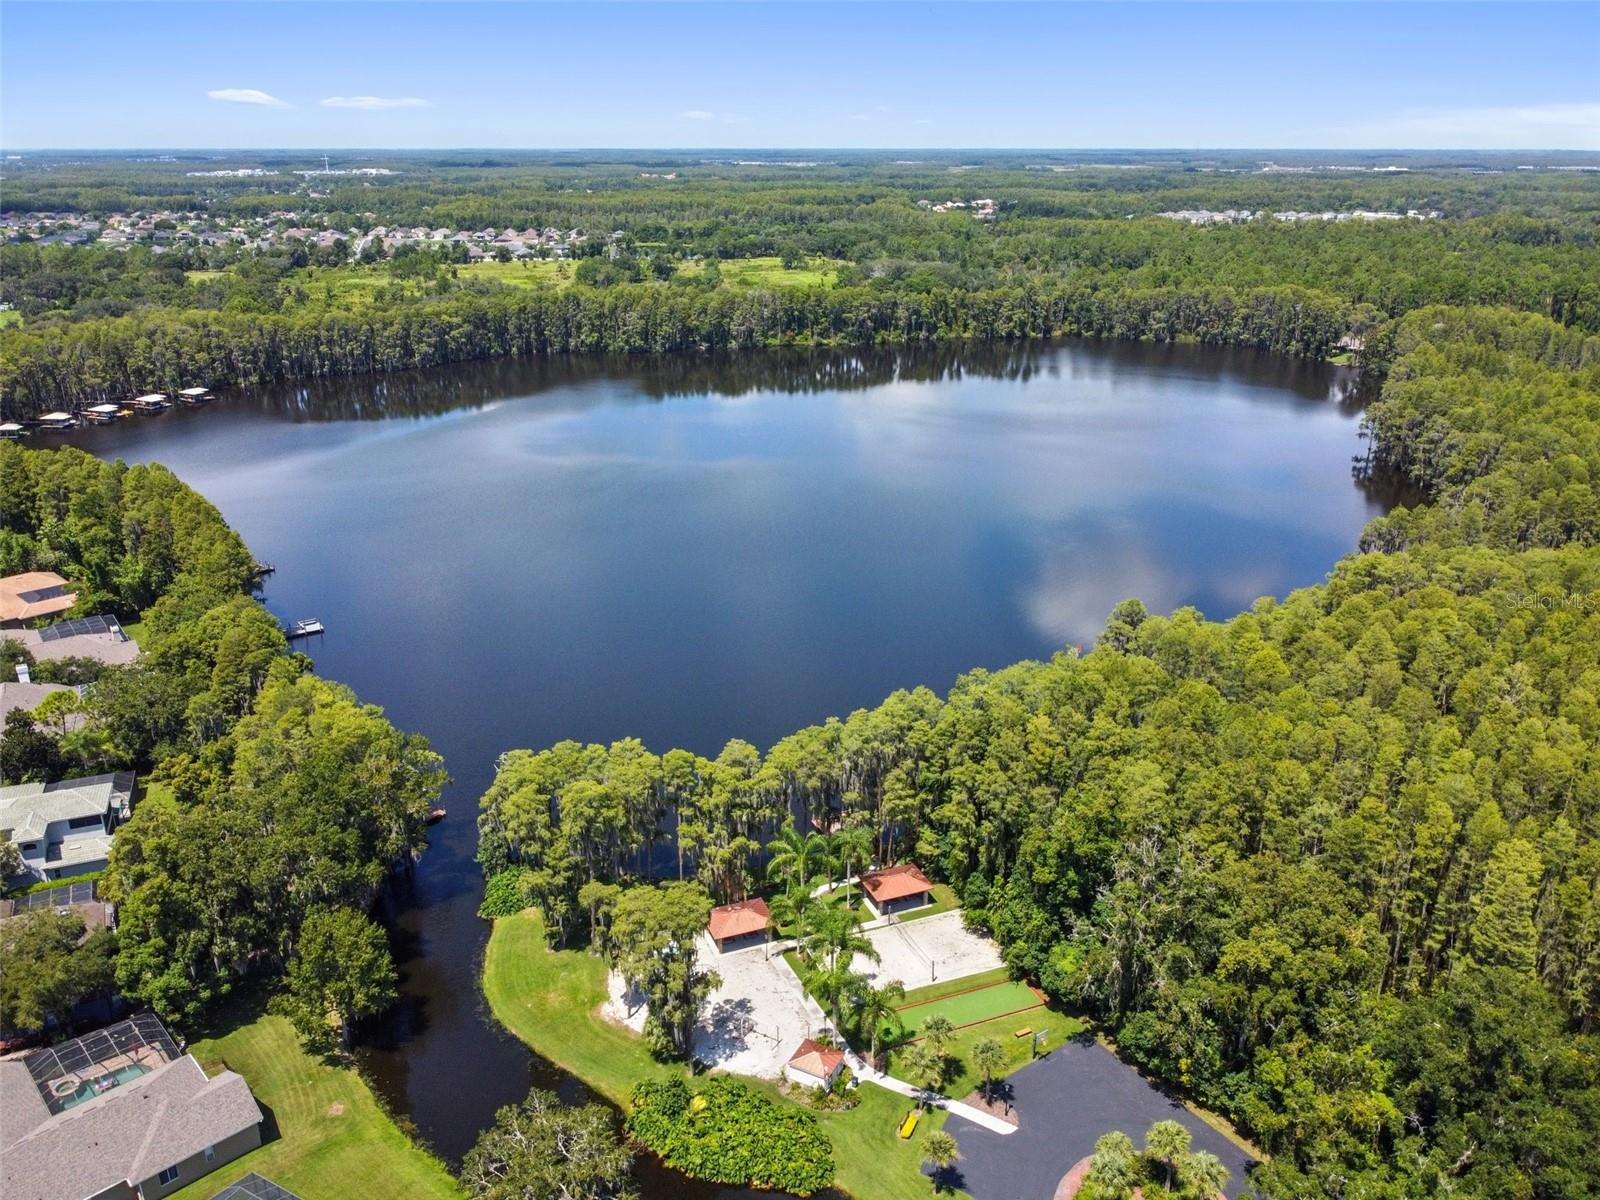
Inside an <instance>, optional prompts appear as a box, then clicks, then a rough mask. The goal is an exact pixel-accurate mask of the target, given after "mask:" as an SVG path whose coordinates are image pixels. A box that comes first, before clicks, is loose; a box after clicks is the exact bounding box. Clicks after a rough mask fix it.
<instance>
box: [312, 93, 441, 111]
mask: <svg viewBox="0 0 1600 1200" xmlns="http://www.w3.org/2000/svg"><path fill="white" fill-rule="evenodd" d="M322 107H323V108H364V109H367V110H368V111H369V112H376V111H377V110H378V109H383V108H427V107H428V102H427V101H426V100H424V99H423V98H422V97H421V96H328V97H327V98H326V99H324V100H323V101H322Z"/></svg>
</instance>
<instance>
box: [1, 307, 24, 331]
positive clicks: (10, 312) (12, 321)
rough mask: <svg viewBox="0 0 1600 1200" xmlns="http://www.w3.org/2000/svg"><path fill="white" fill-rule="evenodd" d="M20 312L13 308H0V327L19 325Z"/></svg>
mask: <svg viewBox="0 0 1600 1200" xmlns="http://www.w3.org/2000/svg"><path fill="white" fill-rule="evenodd" d="M21 324H22V314H21V313H20V312H18V311H17V310H16V309H14V308H0V329H4V328H5V327H6V326H7V325H21Z"/></svg>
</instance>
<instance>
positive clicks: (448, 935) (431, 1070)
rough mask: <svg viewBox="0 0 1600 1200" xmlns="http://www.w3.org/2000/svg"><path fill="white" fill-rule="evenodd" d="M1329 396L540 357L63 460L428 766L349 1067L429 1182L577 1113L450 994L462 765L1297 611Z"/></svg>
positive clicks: (1093, 363) (148, 428)
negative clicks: (278, 628)
mask: <svg viewBox="0 0 1600 1200" xmlns="http://www.w3.org/2000/svg"><path fill="white" fill-rule="evenodd" d="M1352 385H1353V380H1352V377H1351V375H1350V373H1349V372H1347V371H1345V370H1343V369H1341V368H1337V367H1329V366H1324V365H1318V364H1307V363H1298V362H1293V361H1290V360H1285V359H1281V358H1273V357H1270V356H1265V355H1258V354H1255V353H1250V352H1238V351H1229V352H1224V351H1216V350H1207V349H1202V348H1196V347H1171V346H1169V347H1152V346H1143V345H1100V344H1090V343H1065V344H1057V345H1046V346H1039V345H1035V346H1030V347H1025V348H1017V347H1000V348H995V347H960V348H945V349H940V350H934V351H917V352H899V353H895V352H890V351H867V352H849V353H832V352H830V353H821V352H818V353H786V352H771V353H759V354H750V355H744V356H738V357H728V358H718V359H693V358H680V359H671V360H650V361H639V360H617V359H606V358H587V359H572V360H564V359H556V360H544V361H536V362H509V363H495V364H486V365H479V366H467V367H461V368H456V369H453V370H450V371H448V372H438V373H425V374H419V375H410V376H404V377H401V376H393V377H380V378H377V379H364V380H359V381H341V382H337V383H330V384H326V385H318V386H314V387H311V388H296V389H284V390H280V391H271V392H259V393H253V394H246V395H242V396H234V397H231V398H229V397H225V398H224V399H222V400H220V401H218V402H217V403H216V404H214V405H211V406H210V407H209V408H207V409H203V410H199V411H174V412H170V413H167V414H165V415H163V416H160V417H155V418H138V419H133V420H129V421H126V422H124V423H122V424H119V425H117V426H112V427H108V428H97V429H87V430H81V431H77V432H76V433H75V434H73V435H72V436H71V438H70V440H71V441H72V442H73V443H74V444H77V445H81V446H83V447H85V448H86V449H89V450H92V451H94V452H95V453H98V454H102V455H105V456H107V457H116V456H120V457H123V458H125V459H128V460H129V461H148V460H159V461H162V462H165V463H167V464H168V465H169V466H171V467H172V468H173V469H174V470H175V471H176V472H177V473H178V474H179V475H180V476H182V477H183V478H184V479H185V480H186V481H187V482H189V483H190V484H192V485H193V486H195V487H196V488H198V489H199V490H200V491H202V492H203V493H205V494H206V495H207V496H209V497H210V498H211V499H212V500H213V501H214V502H215V503H216V504H217V505H218V506H219V507H220V508H221V510H222V512H223V514H224V515H225V516H226V517H227V519H228V520H229V522H231V523H232V524H233V526H234V527H235V528H237V529H238V530H239V531H240V532H241V533H242V534H243V535H244V537H245V538H246V540H247V541H248V542H249V544H250V547H251V549H252V550H253V551H254V552H255V554H256V555H257V557H259V558H261V559H263V560H265V561H267V562H271V563H273V564H275V565H276V567H277V573H276V574H275V575H273V576H272V577H271V578H270V579H269V581H268V583H267V588H266V593H265V599H266V601H267V603H268V604H269V605H270V606H271V608H272V609H273V611H274V612H276V613H277V614H278V615H279V616H280V617H282V618H283V619H285V620H296V619H300V618H306V617H317V618H320V619H321V620H322V621H323V622H324V623H325V624H326V625H327V628H328V633H327V636H326V637H325V638H323V639H320V640H317V641H314V642H311V643H309V644H308V645H307V649H308V651H309V653H311V654H312V656H313V657H314V658H315V659H316V662H317V668H318V670H319V671H320V672H321V673H322V674H324V675H327V676H329V677H331V678H334V679H338V680H341V681H343V682H345V683H348V684H350V685H351V686H352V687H354V688H355V689H356V690H357V691H358V692H359V693H360V694H361V695H362V697H363V698H365V699H367V700H370V701H373V702H376V703H378V704H381V705H383V706H384V707H385V708H386V709H387V710H388V713H389V715H390V717H391V718H392V719H393V720H394V721H395V722H396V723H397V724H399V725H400V726H402V727H404V728H407V729H412V730H418V731H421V732H423V733H425V734H427V735H428V736H429V737H430V738H431V739H432V741H433V744H434V746H435V747H436V748H437V749H438V750H440V751H441V752H442V753H443V754H444V755H445V759H446V762H447V765H448V767H449V770H450V772H451V774H452V775H453V776H454V779H455V783H454V786H453V787H452V788H451V789H450V791H449V793H448V795H447V798H446V801H445V803H446V804H447V806H448V807H449V810H450V816H449V819H448V820H446V821H445V822H444V823H443V824H442V825H440V826H438V827H436V829H435V830H434V833H433V846H432V847H431V849H430V850H429V852H428V853H427V855H425V856H424V858H423V860H422V863H421V865H420V867H419V870H418V875H417V879H416V883H415V888H414V895H412V896H411V897H410V899H409V901H408V902H407V903H405V905H404V907H403V910H402V911H399V912H398V913H397V914H396V917H395V927H396V937H397V948H398V950H399V954H400V957H401V958H402V960H403V961H402V964H401V965H402V970H403V975H404V981H403V993H404V1001H403V1003H402V1005H401V1006H400V1008H399V1009H398V1010H397V1012H396V1013H395V1014H394V1016H393V1017H392V1018H391V1019H390V1020H389V1021H387V1022H386V1023H385V1024H384V1026H383V1027H382V1028H381V1029H377V1030H373V1031H369V1036H368V1038H367V1045H366V1046H365V1048H364V1050H363V1052H362V1053H363V1059H364V1065H365V1067H366V1069H367V1070H368V1072H369V1073H370V1075H371V1076H372V1078H373V1079H374V1080H375V1082H376V1084H377V1086H378V1087H379V1088H380V1089H381V1090H382V1091H383V1092H384V1093H385V1094H386V1096H387V1098H388V1100H389V1102H390V1103H391V1105H392V1106H393V1107H394V1108H395V1109H396V1110H397V1111H399V1112H401V1113H404V1114H406V1115H409V1117H410V1118H411V1119H412V1120H413V1121H414V1122H415V1124H416V1126H417V1128H418V1130H419V1132H420V1133H421V1135H422V1136H423V1137H424V1138H426V1139H427V1140H428V1141H429V1142H431V1143H432V1144H433V1145H434V1146H435V1147H436V1148H437V1149H438V1150H439V1151H440V1152H442V1153H443V1154H445V1155H446V1156H448V1157H450V1158H456V1157H458V1156H459V1155H460V1154H462V1153H463V1152H464V1151H465V1150H466V1149H467V1148H468V1147H470V1145H471V1144H472V1142H473V1140H474V1139H475V1137H476V1135H477V1132H478V1130H480V1129H481V1128H483V1127H484V1126H485V1125H486V1124H488V1123H489V1121H490V1120H491V1119H492V1117H493V1113H494V1111H495V1109H496V1108H497V1107H499V1106H500V1105H503V1104H508V1103H512V1102H514V1101H517V1100H519V1099H521V1098H522V1096H523V1095H524V1094H525V1093H526V1092H527V1089H528V1087H529V1086H530V1084H532V1083H534V1082H539V1083H542V1084H544V1085H546V1086H554V1085H558V1084H559V1085H561V1086H562V1088H563V1090H564V1092H565V1094H566V1095H568V1096H569V1097H574V1098H575V1097H576V1096H577V1095H578V1094H579V1091H578V1089H577V1088H576V1085H574V1084H573V1083H572V1082H571V1081H562V1080H561V1079H560V1077H559V1076H557V1075H555V1074H554V1073H552V1072H550V1071H549V1070H548V1068H546V1067H543V1066H541V1065H539V1064H537V1063H536V1062H535V1061H534V1059H533V1058H532V1057H531V1056H530V1055H529V1054H528V1053H527V1052H526V1051H525V1050H524V1049H523V1048H522V1046H521V1045H520V1043H517V1042H515V1041H514V1040H512V1039H511V1038H510V1037H509V1036H508V1035H506V1034H504V1033H503V1032H501V1031H500V1030H499V1029H498V1028H497V1027H496V1026H495V1025H494V1023H493V1021H492V1019H491V1018H489V1016H488V1014H487V1010H486V1008H485V1005H484V1003H483V1001H482V999H481V996H480V993H479V990H478V967H479V963H480V961H481V954H482V949H483V945H484V941H485V937H486V933H487V927H486V926H485V925H484V924H483V923H482V922H480V921H479V920H478V919H477V917H476V916H475V909H476V906H477V903H478V900H479V896H480V891H481V884H480V879H479V876H478V873H477V870H476V867H475V864H474V862H473V850H474V841H475V828H474V817H475V809H476V800H477V797H478V795H479V794H480V793H481V792H482V790H483V789H484V787H485V785H486V784H487V782H488V780H489V778H490V776H491V775H492V773H493V769H494V761H495V757H496V755H498V754H499V753H500V752H501V751H503V750H506V749H508V748H511V747H515V746H529V747H541V746H544V745H547V744H549V743H551V742H554V741H556V740H559V739H561V738H576V739H579V740H582V741H609V740H611V739H613V738H617V737H621V736H624V735H637V736H640V737H642V738H644V739H645V741H646V742H647V743H648V744H649V745H650V746H651V748H652V749H654V750H656V751H658V752H659V751H665V750H667V749H668V748H670V747H673V746H684V747H687V748H689V749H692V750H695V751H697V752H700V753H703V754H708V755H710V754H715V753H716V751H717V750H718V749H719V748H720V747H721V746H722V744H723V743H724V742H725V741H727V740H728V739H729V738H733V737H741V738H746V739H748V740H750V741H752V742H754V743H756V744H757V745H758V746H761V747H763V748H765V747H766V746H768V745H770V744H771V742H772V741H774V740H775V739H776V738H778V737H780V736H782V735H783V734H785V733H787V732H789V731H791V730H793V729H795V728H797V727H799V726H802V725H805V724H809V723H812V722H817V721H821V720H822V719H824V718H825V717H827V716H828V715H829V714H841V715H842V714H844V713H846V712H848V711H849V710H851V709H852V708H856V707H859V706H863V705H871V704H874V703H876V702H877V701H878V700H880V699H882V697H883V696H884V695H886V694H887V693H888V692H889V691H891V690H893V689H895V688H899V687H913V686H915V685H918V684H926V685H928V686H930V687H933V688H935V689H937V690H939V691H943V690H945V689H947V688H948V686H949V685H950V683H951V682H952V681H953V679H954V678H955V676H956V675H957V674H958V673H960V672H962V671H964V670H967V669H969V668H971V667H975V666H985V667H999V666H1002V665H1004V664H1006V663H1010V662H1013V661H1016V660H1017V659H1021V658H1026V657H1038V656H1044V655H1048V654H1050V653H1051V652H1052V651H1054V650H1056V649H1058V648H1060V647H1062V646H1066V645H1071V644H1075V643H1085V644H1087V643H1089V642H1092V640H1093V639H1094V637H1095V635H1096V634H1097V632H1098V631H1099V629H1100V627H1101V626H1102V624H1103V623H1104V620H1105V616H1106V613H1107V612H1108V611H1109V610H1110V608H1111V607H1112V606H1113V605H1114V604H1115V603H1117V602H1118V601H1119V600H1121V599H1123V598H1125V597H1128V596H1139V597H1141V598H1142V599H1143V600H1144V601H1145V602H1146V604H1148V605H1149V606H1150V607H1151V608H1153V609H1156V610H1161V611H1166V610H1170V609H1172V608H1173V607H1175V606H1178V605H1184V604H1193V605H1196V606H1198V607H1200V608H1201V609H1203V610H1204V611H1205V612H1206V613H1207V614H1208V615H1210V616H1216V617H1225V616H1228V615H1230V614H1232V613H1234V612H1236V611H1238V610H1240V609H1241V608H1243V607H1245V606H1247V605H1249V603H1250V602H1251V601H1252V600H1253V599H1254V598H1255V597H1257V596H1259V595H1262V594H1268V593H1270V594H1275V595H1280V596H1281V595H1282V594H1284V593H1285V592H1287V591H1289V590H1290V589H1293V588H1296V587H1301V586H1304V585H1307V584H1311V583H1315V582H1317V581H1318V580H1320V579H1322V578H1323V576H1324V575H1325V574H1326V573H1327V571H1328V569H1329V568H1330V566H1331V565H1332V563H1333V562H1334V560H1335V559H1336V558H1338V557H1339V556H1340V555H1342V554H1345V553H1348V552H1349V551H1350V550H1351V549H1352V548H1353V547H1354V545H1355V541H1356V537H1357V535H1358V533H1359V531H1360V529H1361V527H1362V526H1363V524H1364V523H1365V522H1366V521H1367V520H1369V519H1370V518H1371V517H1372V516H1374V515H1376V514H1378V513H1380V512H1381V511H1383V509H1384V507H1385V506H1386V504H1387V502H1388V500H1389V499H1390V497H1387V496H1384V495H1381V494H1378V493H1377V492H1375V491H1374V490H1373V488H1372V487H1371V486H1370V485H1366V484H1362V483H1360V482H1358V481H1356V480H1355V479H1353V478H1352V474H1351V458H1352V456H1353V455H1356V454H1359V453H1360V452H1361V450H1362V447H1363V443H1362V442H1361V441H1360V440H1359V438H1358V422H1359V409H1358V407H1357V406H1356V405H1355V404H1354V402H1353V401H1352V400H1351V399H1350V398H1349V394H1350V392H1351V391H1352ZM38 440H39V441H41V442H42V441H46V439H38ZM645 1184H646V1190H647V1192H649V1193H650V1194H652V1195H654V1196H666V1195H673V1196H680V1195H687V1194H691V1191H690V1190H689V1189H686V1188H685V1187H683V1186H682V1185H681V1184H677V1183H672V1182H671V1180H670V1177H668V1176H665V1175H662V1176H659V1177H652V1178H647V1179H646V1180H645ZM692 1194H698V1195H704V1196H710V1195H719V1196H730V1195H734V1194H736V1193H732V1192H728V1191H720V1192H719V1191H717V1190H716V1189H693V1193H692Z"/></svg>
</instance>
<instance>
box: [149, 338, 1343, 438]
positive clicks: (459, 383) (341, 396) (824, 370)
mask: <svg viewBox="0 0 1600 1200" xmlns="http://www.w3.org/2000/svg"><path fill="white" fill-rule="evenodd" d="M1130 370H1132V371H1135V372H1139V373H1144V372H1149V371H1152V370H1154V371H1159V372H1165V373H1177V374H1179V375H1181V376H1182V377H1184V378H1187V379H1189V380H1191V381H1193V382H1204V381H1206V380H1211V381H1216V380H1221V379H1224V378H1234V379H1240V380H1244V381H1248V382H1253V383H1256V384H1259V385H1261V386H1266V387H1270V388H1273V389H1274V390H1276V391H1278V392H1279V393H1280V400H1281V394H1289V395H1294V396H1297V397H1299V398H1301V399H1303V400H1307V401H1313V402H1318V403H1320V402H1323V401H1326V400H1329V399H1333V400H1335V401H1338V402H1340V403H1341V404H1343V405H1345V406H1347V407H1349V408H1352V409H1353V407H1354V406H1355V405H1356V404H1357V403H1358V397H1357V395H1356V391H1357V389H1356V380H1357V376H1356V373H1355V372H1353V371H1350V370H1348V369H1346V368H1343V367H1330V366H1328V365H1326V364H1322V363H1315V362H1305V361H1301V360H1297V359H1286V358H1283V357H1281V356H1276V355H1271V354H1267V353H1265V352H1262V351H1255V350H1248V349H1239V348H1227V349H1201V348H1197V347H1194V346H1187V345H1149V344H1144V343H1128V342H1088V341H1072V342H1066V343H1052V342H1041V341H1028V342H1010V343H1008V342H1000V343H995V342H989V343H985V342H974V343H970V344H967V343H945V344H939V345H933V346H911V347H855V348H848V349H832V348H816V349H774V350H766V351H762V352H760V353H755V354H752V353H747V352H731V351H724V352H714V353H704V354H682V355H651V356H637V355H631V356H630V355H618V354H556V355H548V356H544V357H539V358H513V359H495V360H490V361H486V362H479V363H464V364H461V365H459V366H455V367H448V368H439V369H436V370H424V371H406V372H400V373H397V374H393V375H375V376H343V377H337V378H332V379H321V380H312V381H310V382H307V383H304V384H300V385H296V386H287V387H273V388H253V389H244V390H242V391H240V392H239V393H237V394H235V395H232V396H230V398H229V400H228V403H229V405H230V406H231V407H234V408H242V409H248V410H252V411H255V412H258V413H261V414H264V415H271V416H275V417H285V418H288V419H290V420H294V421H380V420H390V419H393V418H396V417H426V416H438V415H440V414H442V413H447V412H452V411H455V410H458V409H470V408H483V407H486V406H488V405H492V404H495V403H497V402H499V401H502V400H507V399H511V398H514V397H521V396H529V395H538V394H540V393H543V392H548V391H551V390H553V389H557V388H561V389H567V388H577V387H579V386H580V385H582V384H584V383H590V382H601V383H604V384H606V385H608V386H609V385H612V384H615V383H617V382H619V381H626V382H627V383H629V384H630V385H632V387H633V388H634V390H635V392H636V394H637V395H638V396H640V397H642V398H648V399H652V400H666V399H670V398H672V397H675V396H742V395H745V394H748V393H750V392H758V391H759V392H784V393H788V394H801V393H815V392H835V391H860V390H863V389H867V388H880V387H884V386H886V385H891V384H903V383H905V384H910V383H959V382H961V381H962V380H964V379H988V380H1006V381H1010V382H1013V383H1027V382H1029V381H1030V380H1032V379H1035V378H1046V379H1056V380H1065V381H1068V382H1072V381H1077V382H1083V383H1104V384H1109V385H1112V386H1116V385H1117V384H1118V383H1119V382H1120V380H1121V378H1122V377H1123V376H1125V373H1126V372H1128V371H1130ZM174 415H175V416H180V417H181V416H182V414H174Z"/></svg>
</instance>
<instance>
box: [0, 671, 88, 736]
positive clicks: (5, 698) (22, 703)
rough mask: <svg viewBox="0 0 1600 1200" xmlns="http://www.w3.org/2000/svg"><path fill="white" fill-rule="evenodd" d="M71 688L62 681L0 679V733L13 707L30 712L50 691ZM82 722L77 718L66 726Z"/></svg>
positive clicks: (61, 690) (4, 727) (67, 690)
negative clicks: (25, 681)
mask: <svg viewBox="0 0 1600 1200" xmlns="http://www.w3.org/2000/svg"><path fill="white" fill-rule="evenodd" d="M71 690H72V689H71V688H69V687H68V686H67V685H66V684H64V683H12V682H10V681H9V680H3V679H0V733H4V732H5V731H6V717H7V715H9V714H10V713H11V711H12V710H13V709H18V708H20V709H24V710H26V711H28V712H32V711H33V710H34V709H36V708H38V707H39V705H40V704H42V703H44V698H45V697H46V696H48V695H50V694H51V693H52V692H70V691H71ZM82 724H83V719H82V718H81V717H80V718H78V720H77V722H76V723H75V725H74V724H72V723H69V725H68V728H75V727H77V726H81V725H82Z"/></svg>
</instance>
